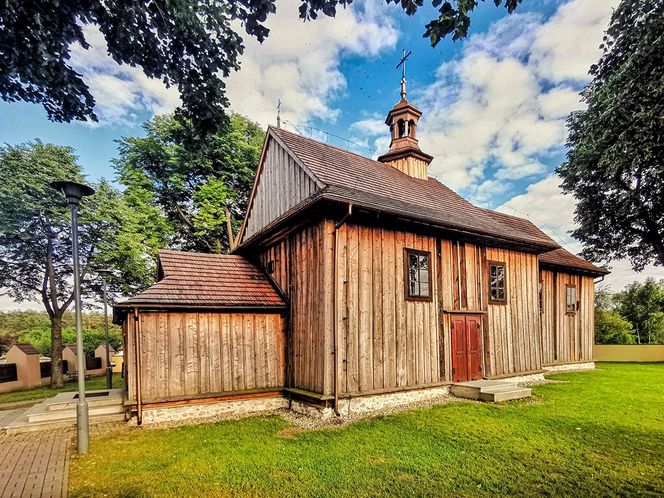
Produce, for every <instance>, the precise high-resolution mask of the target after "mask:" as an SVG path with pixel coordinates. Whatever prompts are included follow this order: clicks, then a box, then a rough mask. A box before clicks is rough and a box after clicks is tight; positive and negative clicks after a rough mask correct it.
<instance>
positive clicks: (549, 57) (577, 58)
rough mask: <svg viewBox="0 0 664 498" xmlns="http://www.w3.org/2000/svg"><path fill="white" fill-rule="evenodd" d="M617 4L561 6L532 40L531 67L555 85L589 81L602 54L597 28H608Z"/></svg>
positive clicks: (609, 0) (586, 0)
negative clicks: (589, 71) (589, 75)
mask: <svg viewBox="0 0 664 498" xmlns="http://www.w3.org/2000/svg"><path fill="white" fill-rule="evenodd" d="M617 5H618V0H601V1H597V0H583V1H581V0H576V1H572V2H569V3H567V4H564V5H562V6H561V7H560V8H559V9H558V11H557V12H556V15H555V16H554V17H553V18H552V19H551V20H550V21H549V22H547V23H546V24H544V25H543V26H542V27H541V28H540V29H538V30H537V33H536V35H535V38H534V40H533V45H532V49H531V64H532V66H534V67H535V69H536V71H537V72H538V73H539V74H540V76H542V77H543V78H546V79H548V80H551V81H554V82H556V83H558V82H561V81H565V80H575V81H586V80H587V79H588V69H589V68H590V66H591V65H592V64H594V63H595V62H596V61H597V60H598V59H599V57H600V55H601V50H600V49H599V45H600V43H601V41H602V37H601V32H599V33H598V27H599V28H606V27H607V26H608V24H609V20H610V18H611V13H612V11H613V9H614V8H615V7H616V6H617ZM598 35H599V36H598Z"/></svg>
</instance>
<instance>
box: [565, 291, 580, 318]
mask: <svg viewBox="0 0 664 498" xmlns="http://www.w3.org/2000/svg"><path fill="white" fill-rule="evenodd" d="M565 297H566V300H565V312H566V313H576V310H577V306H576V286H575V285H568V286H567V287H566V290H565Z"/></svg>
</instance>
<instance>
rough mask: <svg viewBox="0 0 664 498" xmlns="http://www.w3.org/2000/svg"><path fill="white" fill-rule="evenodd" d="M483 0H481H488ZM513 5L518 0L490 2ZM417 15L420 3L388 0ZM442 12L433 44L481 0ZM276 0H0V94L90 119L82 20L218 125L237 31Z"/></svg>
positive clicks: (327, 8) (307, 3)
mask: <svg viewBox="0 0 664 498" xmlns="http://www.w3.org/2000/svg"><path fill="white" fill-rule="evenodd" d="M482 1H484V0H482ZM493 1H494V4H496V5H497V6H499V5H501V4H504V5H505V6H506V8H507V10H508V11H509V12H512V11H513V10H514V9H515V8H516V7H517V5H518V4H519V3H520V2H521V0H504V1H503V0H493ZM386 2H387V3H388V4H389V3H395V4H398V5H401V7H402V8H403V9H404V10H405V11H406V13H407V14H408V15H413V14H414V13H415V12H416V11H417V9H418V8H419V7H421V6H422V5H423V0H386ZM351 3H352V0H302V3H301V6H300V10H299V15H300V18H302V19H305V20H309V19H315V18H316V17H317V16H318V14H319V13H320V12H322V13H323V14H324V15H327V16H332V17H334V15H335V14H336V8H337V6H342V7H345V6H347V5H349V4H351ZM431 3H432V5H433V6H434V7H437V8H438V11H439V15H438V18H437V19H434V20H433V21H431V22H430V23H429V24H427V26H426V32H425V35H424V36H427V37H429V38H430V39H431V43H432V45H436V44H437V43H438V41H439V40H440V39H441V38H442V37H444V36H446V35H447V34H449V33H453V34H454V35H453V36H454V39H459V38H463V37H465V36H466V35H467V33H468V28H469V26H470V13H471V12H472V11H473V10H474V9H475V8H476V7H477V5H478V3H479V1H478V0H453V1H451V2H450V1H445V2H443V1H442V0H432V2H431ZM275 11H276V0H201V1H195V0H180V1H171V0H164V1H160V2H157V1H143V0H127V1H124V2H106V1H103V0H85V1H84V0H70V1H67V2H54V1H52V0H31V1H27V2H26V1H18V0H8V1H5V2H3V3H2V5H1V6H0V95H1V96H2V98H3V99H4V100H6V101H10V102H11V101H15V100H24V101H27V102H36V103H40V104H42V105H43V106H44V108H45V109H46V113H47V115H48V116H49V118H50V119H53V120H56V121H71V120H73V119H77V120H93V121H96V119H97V117H96V116H95V113H94V105H95V100H94V96H93V95H92V94H91V93H90V89H89V88H88V85H87V83H86V82H85V81H83V79H82V78H81V75H80V74H79V73H77V72H76V71H75V69H74V68H73V67H72V65H71V63H70V59H71V46H72V45H74V44H79V45H80V46H81V47H83V48H84V49H88V48H89V44H88V42H87V40H86V39H85V35H84V30H83V26H85V25H94V26H97V28H98V29H99V31H100V32H101V34H102V35H103V36H104V38H105V39H106V44H107V46H108V52H109V55H110V56H111V57H113V59H114V60H115V61H116V62H118V63H119V64H128V65H131V66H139V67H141V68H142V69H143V71H144V72H145V74H146V75H147V76H148V77H150V78H158V79H160V80H162V81H163V82H164V83H165V84H166V85H168V86H176V87H177V88H178V90H179V92H180V98H181V100H182V106H181V108H180V109H178V111H177V114H178V115H179V116H182V117H185V118H188V119H190V120H192V121H193V122H194V123H195V124H196V126H197V127H198V128H199V129H202V130H205V131H209V130H216V128H217V127H218V126H219V124H220V123H221V122H222V121H223V117H224V111H223V109H224V107H226V106H227V104H228V101H227V98H226V95H225V84H224V82H223V78H227V77H228V76H229V75H230V73H231V71H234V70H237V69H238V68H239V66H240V63H239V61H238V59H239V56H240V55H241V54H242V52H243V50H244V45H243V40H242V37H241V35H240V33H239V32H238V29H237V28H238V27H239V26H241V27H242V28H243V30H244V31H245V32H246V34H247V35H249V36H252V37H255V38H256V39H257V40H258V41H260V42H263V41H264V40H265V38H266V37H267V35H268V33H269V30H268V29H267V28H266V27H265V21H266V20H267V18H268V15H269V14H272V13H274V12H275Z"/></svg>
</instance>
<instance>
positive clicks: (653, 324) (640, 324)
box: [615, 278, 664, 344]
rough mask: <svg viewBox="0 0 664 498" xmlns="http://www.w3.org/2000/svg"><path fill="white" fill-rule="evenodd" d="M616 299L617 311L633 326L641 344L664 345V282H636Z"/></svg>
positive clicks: (649, 280) (651, 280)
mask: <svg viewBox="0 0 664 498" xmlns="http://www.w3.org/2000/svg"><path fill="white" fill-rule="evenodd" d="M615 299H616V302H617V306H616V311H617V312H618V313H620V315H621V316H622V317H623V318H624V319H626V320H628V321H629V322H630V323H631V324H632V325H633V327H634V334H635V336H636V341H637V342H638V343H639V344H643V343H647V344H652V343H664V280H663V281H660V282H656V281H655V280H654V279H652V278H649V279H647V280H646V281H645V282H644V283H639V282H634V283H633V284H630V285H628V286H627V287H626V288H625V290H623V291H622V292H618V293H617V294H616V296H615Z"/></svg>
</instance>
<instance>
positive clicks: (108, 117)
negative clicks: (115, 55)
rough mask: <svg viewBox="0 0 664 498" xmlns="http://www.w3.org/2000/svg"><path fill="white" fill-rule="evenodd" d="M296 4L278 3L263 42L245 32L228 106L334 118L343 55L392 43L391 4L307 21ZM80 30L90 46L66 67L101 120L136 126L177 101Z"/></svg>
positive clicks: (296, 117) (369, 3) (364, 5)
mask: <svg viewBox="0 0 664 498" xmlns="http://www.w3.org/2000/svg"><path fill="white" fill-rule="evenodd" d="M298 6H299V0H280V1H279V2H278V4H277V13H276V14H275V15H272V16H271V17H270V18H269V19H268V23H267V26H268V27H269V28H270V35H269V36H268V38H267V40H266V41H265V42H264V43H263V44H262V45H261V44H259V43H258V42H257V41H256V40H255V39H254V38H252V37H249V36H246V35H245V36H244V38H245V46H246V49H245V53H244V54H243V56H242V57H241V59H240V60H241V69H240V71H239V72H235V73H232V74H231V76H230V78H229V79H228V80H227V92H228V96H229V99H230V101H231V107H232V109H233V110H235V111H237V112H241V113H243V114H246V115H248V116H249V117H251V118H252V119H254V120H257V121H258V122H259V123H261V124H262V125H267V124H268V123H273V122H274V121H275V118H276V116H275V115H276V104H277V101H278V100H279V99H281V101H282V116H283V117H284V118H285V119H288V120H291V121H293V122H296V123H297V122H302V121H305V120H307V119H308V118H309V117H320V118H324V119H329V120H334V119H335V118H336V116H337V115H338V113H339V111H338V109H336V108H335V107H334V106H333V105H332V104H331V103H330V101H331V100H332V99H333V98H334V97H335V96H337V95H340V94H341V93H342V92H343V91H344V90H345V88H346V80H345V78H344V76H343V74H342V73H341V71H340V70H339V64H340V61H341V59H342V57H343V56H344V55H347V54H349V55H356V56H357V55H359V56H362V57H372V56H375V55H377V54H379V53H380V52H381V51H382V50H385V49H388V48H392V47H393V46H394V44H395V43H396V41H397V38H398V32H397V30H396V29H395V27H394V24H393V21H392V20H391V19H390V17H389V16H388V15H387V12H388V11H389V8H388V7H386V6H385V5H384V4H383V3H382V2H380V0H365V1H363V2H359V4H357V5H356V4H353V6H351V7H349V8H347V9H338V11H337V15H336V17H335V18H334V19H332V18H328V17H326V16H320V17H319V19H317V20H316V21H312V22H307V23H303V22H302V21H300V20H299V18H298V12H297V7H298ZM239 29H241V28H239ZM84 32H85V37H86V40H87V41H88V42H89V43H90V45H91V48H90V49H89V50H84V49H83V48H82V47H81V46H79V45H75V46H74V47H72V65H73V67H74V68H75V69H76V70H77V71H78V72H79V73H81V75H82V76H83V79H84V81H85V82H86V83H87V84H88V85H89V87H90V91H91V93H92V95H93V96H94V97H95V100H96V107H95V112H96V113H97V115H98V117H99V124H101V125H104V124H114V123H121V124H138V123H139V122H140V121H139V119H140V117H139V115H138V113H141V112H145V111H147V112H150V113H154V114H161V113H166V112H171V111H173V110H174V109H175V108H176V107H177V106H178V105H179V104H180V99H179V94H178V91H177V89H176V88H173V87H171V88H166V87H165V86H164V84H163V83H162V81H161V80H156V79H150V78H148V77H147V76H145V74H144V73H143V71H142V69H140V68H138V67H130V66H126V65H122V66H121V65H118V64H117V63H116V62H115V61H114V60H113V59H112V58H111V57H110V56H109V55H108V53H107V47H106V43H105V40H104V38H103V36H102V35H101V33H100V32H99V30H98V29H97V28H96V27H91V26H85V28H84Z"/></svg>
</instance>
